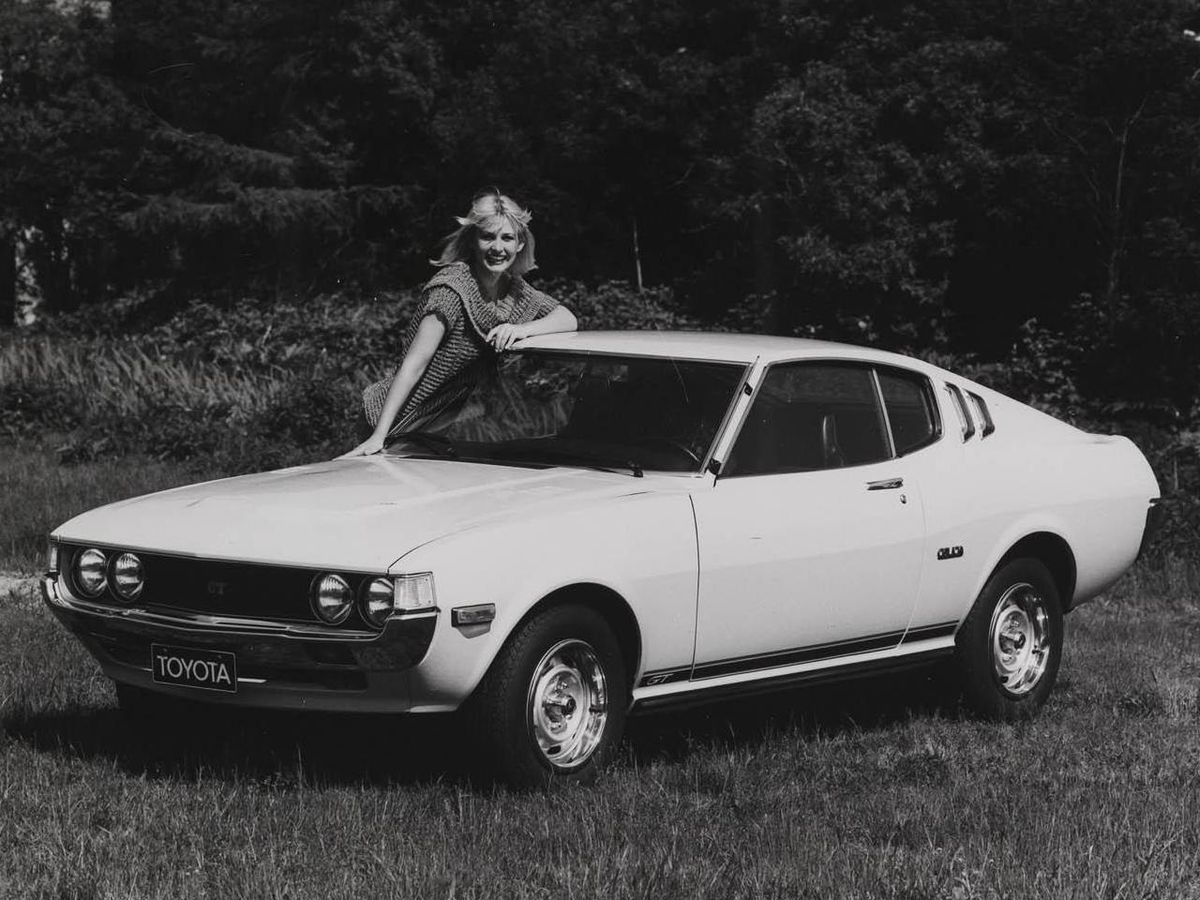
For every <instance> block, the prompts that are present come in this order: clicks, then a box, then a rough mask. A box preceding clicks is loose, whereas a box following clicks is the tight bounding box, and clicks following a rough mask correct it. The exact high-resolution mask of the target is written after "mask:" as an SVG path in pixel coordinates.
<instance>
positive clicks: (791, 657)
mask: <svg viewBox="0 0 1200 900" xmlns="http://www.w3.org/2000/svg"><path fill="white" fill-rule="evenodd" d="M957 628H958V622H942V623H941V624H938V625H923V626H921V627H919V628H909V629H907V630H906V631H889V632H886V633H884V634H876V635H871V636H869V637H862V638H853V639H851V640H848V641H832V642H830V643H828V644H813V645H810V646H808V647H799V648H796V649H794V650H778V651H775V652H773V653H760V654H757V655H754V656H740V657H735V658H733V659H723V660H718V661H716V662H711V663H705V664H704V665H701V666H696V667H695V668H694V669H691V670H690V672H689V670H688V669H686V668H683V669H660V670H658V671H654V672H647V673H646V674H645V675H643V676H642V680H641V681H640V682H639V684H638V686H639V687H650V686H655V685H660V684H668V683H671V682H676V681H686V680H687V679H688V676H689V674H690V675H691V678H692V679H693V680H696V679H700V678H720V677H721V676H722V675H736V674H738V673H740V672H753V671H756V670H759V669H777V668H781V667H783V666H793V665H796V664H798V663H805V662H817V661H820V660H825V659H837V658H838V657H840V656H854V655H856V654H859V653H870V652H871V651H873V650H887V649H889V648H891V647H896V646H900V645H903V644H912V643H916V642H917V641H928V640H933V639H935V638H940V637H949V636H950V635H952V634H954V632H955V630H956V629H957Z"/></svg>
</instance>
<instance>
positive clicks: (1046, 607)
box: [955, 559, 1063, 721]
mask: <svg viewBox="0 0 1200 900" xmlns="http://www.w3.org/2000/svg"><path fill="white" fill-rule="evenodd" d="M1062 642H1063V617H1062V603H1061V601H1060V600H1059V596H1058V588H1057V587H1056V586H1055V584H1054V579H1053V578H1051V577H1050V572H1049V571H1048V570H1047V569H1046V567H1045V566H1044V565H1043V564H1042V563H1040V562H1038V561H1037V560H1035V559H1015V560H1012V561H1011V562H1008V563H1005V564H1004V565H1003V566H1001V567H1000V568H999V569H998V570H997V571H996V572H994V573H993V574H992V577H991V578H989V579H988V582H987V584H985V585H984V587H983V590H982V591H981V592H980V594H979V598H978V599H977V600H976V601H975V605H974V606H972V607H971V612H970V613H968V614H967V618H966V620H965V621H964V622H963V624H962V627H961V628H960V629H959V632H958V638H957V641H956V644H957V646H956V650H955V661H956V663H957V668H958V674H959V676H960V678H961V687H962V692H963V698H964V699H965V700H966V702H967V705H968V706H969V707H970V708H971V709H973V710H974V711H975V712H977V713H979V714H980V715H982V716H986V717H987V718H990V719H996V720H999V721H1015V720H1019V719H1025V718H1029V717H1031V716H1033V715H1035V714H1036V713H1037V711H1038V710H1039V709H1041V707H1042V704H1044V703H1045V702H1046V698H1047V697H1048V696H1049V695H1050V691H1051V689H1052V688H1053V687H1054V681H1055V679H1056V678H1057V677H1058V667H1059V663H1060V662H1061V660H1062Z"/></svg>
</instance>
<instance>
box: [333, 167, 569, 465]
mask: <svg viewBox="0 0 1200 900" xmlns="http://www.w3.org/2000/svg"><path fill="white" fill-rule="evenodd" d="M530 218H531V216H530V214H529V212H528V211H527V210H525V209H523V208H521V207H520V206H519V205H518V204H517V203H516V202H514V201H513V200H512V199H511V198H510V197H507V196H505V195H504V194H501V193H500V192H499V191H494V190H493V191H487V192H485V193H482V194H480V195H478V196H477V197H476V198H475V200H474V201H473V202H472V203H471V209H470V212H468V213H467V215H465V216H463V217H462V218H459V219H457V221H458V224H459V228H458V229H457V230H456V231H454V232H453V233H452V234H451V235H450V236H449V237H447V238H446V241H445V245H444V247H443V250H442V254H441V256H439V257H438V258H437V259H436V260H434V261H433V264H434V265H435V266H438V267H439V270H438V272H437V274H436V275H434V276H433V278H431V279H430V280H429V283H428V284H426V285H425V288H424V290H423V291H422V295H421V299H422V306H421V308H420V310H419V311H418V312H417V314H416V315H415V316H414V317H413V322H412V324H411V325H410V326H409V329H408V334H407V335H406V337H405V341H404V346H405V351H404V358H403V360H402V361H401V363H400V368H399V369H397V371H396V374H395V375H394V376H393V377H392V378H391V379H390V382H389V381H388V380H384V381H382V382H379V383H378V384H374V385H372V386H371V387H369V388H367V390H366V391H365V392H364V393H363V411H364V412H365V414H366V417H367V422H368V424H369V425H371V426H372V428H373V430H372V432H371V436H370V437H368V438H367V439H366V440H365V441H363V442H362V443H361V444H359V445H358V446H357V447H355V448H354V449H353V450H351V451H350V452H349V453H347V454H345V455H344V457H343V458H345V457H351V456H368V455H370V454H372V453H378V452H379V451H380V450H382V449H383V447H384V446H385V444H386V443H387V440H388V438H389V437H390V436H392V435H395V434H396V433H398V432H401V431H409V430H416V429H418V428H420V427H422V426H423V425H425V424H427V423H429V422H431V421H432V420H433V419H435V418H436V417H437V415H438V414H439V413H441V412H443V411H444V410H446V409H447V408H449V407H451V406H453V405H455V404H456V403H457V402H459V401H460V400H462V399H463V398H464V397H466V395H467V394H469V393H470V391H471V388H472V387H474V386H475V384H477V383H478V381H479V379H480V378H481V377H482V376H483V374H484V372H485V370H486V366H487V365H488V364H489V363H490V362H492V361H493V360H494V355H495V353H499V352H503V351H505V350H507V349H508V348H509V347H511V346H512V345H513V343H514V342H516V341H519V340H521V339H522V338H527V337H531V336H532V335H535V334H549V333H551V332H556V331H574V330H575V329H576V327H577V322H576V320H575V316H574V315H573V314H572V313H571V311H570V310H569V309H567V308H566V307H565V306H562V305H560V304H559V303H557V302H555V301H554V300H552V299H550V298H549V297H548V296H546V295H545V294H543V293H542V292H541V291H539V290H536V289H535V288H533V287H531V286H530V285H529V284H528V282H526V281H525V279H524V277H523V276H524V274H525V273H526V272H528V271H529V270H530V269H532V268H534V266H535V263H534V258H533V248H534V241H533V232H532V231H530V229H529V221H530Z"/></svg>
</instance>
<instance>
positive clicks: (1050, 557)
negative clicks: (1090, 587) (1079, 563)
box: [988, 531, 1078, 612]
mask: <svg viewBox="0 0 1200 900" xmlns="http://www.w3.org/2000/svg"><path fill="white" fill-rule="evenodd" d="M1022 558H1030V559H1036V560H1037V561H1038V562H1040V563H1042V564H1043V565H1044V566H1045V567H1046V568H1047V569H1048V570H1049V571H1050V577H1051V578H1053V579H1054V586H1055V587H1056V588H1058V596H1059V599H1060V600H1061V601H1062V608H1063V612H1066V611H1067V610H1069V609H1070V608H1071V607H1072V605H1073V602H1074V598H1075V583H1076V579H1077V575H1078V569H1077V568H1076V562H1075V554H1074V553H1073V552H1072V550H1071V545H1070V544H1068V543H1067V542H1066V541H1065V540H1064V539H1063V538H1062V537H1061V536H1060V535H1057V534H1054V533H1053V532H1049V531H1036V532H1034V533H1032V534H1027V535H1025V537H1023V538H1021V539H1020V540H1019V541H1017V542H1016V543H1015V544H1013V545H1012V546H1011V547H1010V548H1009V549H1008V550H1007V551H1006V552H1005V554H1004V555H1003V556H1001V557H1000V559H999V560H998V561H997V563H996V565H995V566H994V567H993V568H992V571H991V573H989V575H988V577H989V578H990V577H991V575H993V574H995V573H996V572H997V571H998V570H999V569H1000V568H1001V567H1002V566H1004V565H1005V564H1006V563H1009V562H1011V561H1012V560H1014V559H1022Z"/></svg>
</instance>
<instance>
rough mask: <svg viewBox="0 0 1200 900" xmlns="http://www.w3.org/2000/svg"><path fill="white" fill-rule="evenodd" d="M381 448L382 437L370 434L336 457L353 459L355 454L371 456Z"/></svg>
mask: <svg viewBox="0 0 1200 900" xmlns="http://www.w3.org/2000/svg"><path fill="white" fill-rule="evenodd" d="M382 449H383V438H381V437H378V436H376V435H371V436H370V437H369V438H367V439H366V440H365V441H363V442H362V443H361V444H359V445H358V446H357V447H355V448H354V449H353V450H351V451H350V452H349V453H343V454H342V455H341V456H339V457H337V459H353V458H354V457H355V456H371V455H373V454H375V453H378V452H379V451H380V450H382Z"/></svg>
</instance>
